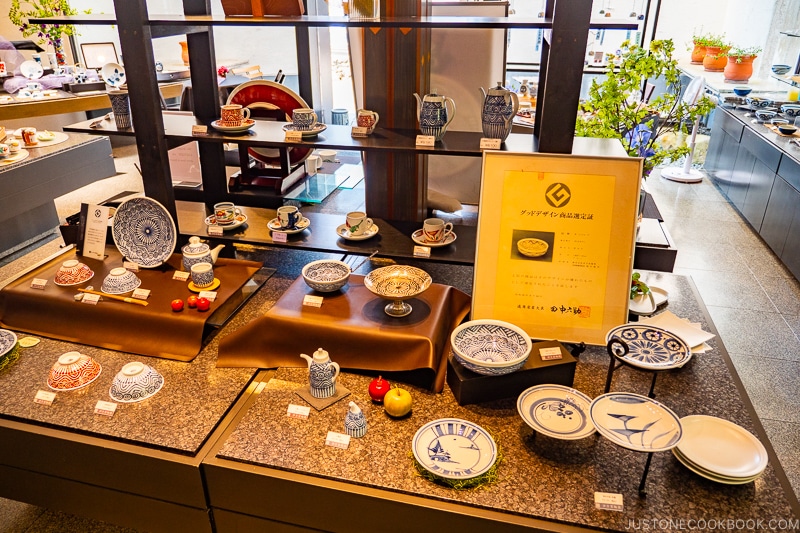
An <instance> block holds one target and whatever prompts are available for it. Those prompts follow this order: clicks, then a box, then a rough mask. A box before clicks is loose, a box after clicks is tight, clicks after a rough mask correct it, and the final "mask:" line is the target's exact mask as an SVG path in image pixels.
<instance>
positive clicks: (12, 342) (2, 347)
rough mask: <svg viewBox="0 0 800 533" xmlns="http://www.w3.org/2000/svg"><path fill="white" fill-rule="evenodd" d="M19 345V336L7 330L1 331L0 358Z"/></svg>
mask: <svg viewBox="0 0 800 533" xmlns="http://www.w3.org/2000/svg"><path fill="white" fill-rule="evenodd" d="M16 345H17V334H16V333H14V332H13V331H8V330H7V329H0V357H3V356H5V355H6V354H7V353H8V352H10V351H11V350H13V349H14V346H16Z"/></svg>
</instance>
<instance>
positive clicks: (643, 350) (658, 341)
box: [606, 322, 692, 370]
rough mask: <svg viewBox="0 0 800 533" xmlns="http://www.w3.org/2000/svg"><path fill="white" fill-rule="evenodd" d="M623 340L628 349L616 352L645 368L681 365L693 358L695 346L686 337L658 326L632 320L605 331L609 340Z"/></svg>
mask: <svg viewBox="0 0 800 533" xmlns="http://www.w3.org/2000/svg"><path fill="white" fill-rule="evenodd" d="M612 339H618V340H620V341H622V342H623V343H624V344H625V345H626V346H627V347H628V353H625V354H619V353H617V352H615V353H614V355H616V357H617V358H618V359H619V360H621V361H624V362H626V363H628V364H629V365H631V366H635V367H637V368H642V369H645V370H668V369H670V368H680V367H682V366H683V365H685V364H686V363H688V362H689V360H690V359H691V358H692V350H691V349H690V348H689V346H688V345H687V344H686V342H684V340H683V339H681V338H680V337H678V336H677V335H675V334H674V333H671V332H669V331H667V330H666V329H662V328H660V327H657V326H652V325H650V324H642V323H639V322H630V323H628V324H623V325H622V326H617V327H615V328H614V329H612V330H611V331H609V332H608V333H606V342H609V341H610V340H612Z"/></svg>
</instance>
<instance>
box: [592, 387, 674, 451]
mask: <svg viewBox="0 0 800 533" xmlns="http://www.w3.org/2000/svg"><path fill="white" fill-rule="evenodd" d="M589 417H590V418H591V420H592V423H593V424H594V427H596V428H597V431H599V432H600V434H601V435H602V436H604V437H605V438H607V439H608V440H610V441H611V442H613V443H614V444H617V445H619V446H622V447H623V448H628V449H629V450H634V451H637V452H663V451H667V450H671V449H672V448H674V447H675V446H677V445H678V444H679V443H680V441H681V438H682V437H683V426H682V425H681V421H680V419H679V418H678V415H676V414H675V413H674V412H673V411H672V410H671V409H669V408H668V407H666V406H665V405H662V404H661V403H659V402H657V401H655V400H653V399H652V398H648V397H647V396H642V395H640V394H633V393H631V392H610V393H607V394H603V395H601V396H598V397H597V398H595V399H594V401H593V402H592V404H591V405H590V406H589Z"/></svg>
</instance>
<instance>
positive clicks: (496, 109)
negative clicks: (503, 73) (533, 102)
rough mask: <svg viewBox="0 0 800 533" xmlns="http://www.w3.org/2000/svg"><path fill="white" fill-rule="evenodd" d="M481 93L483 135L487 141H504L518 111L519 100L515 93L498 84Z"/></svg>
mask: <svg viewBox="0 0 800 533" xmlns="http://www.w3.org/2000/svg"><path fill="white" fill-rule="evenodd" d="M481 93H483V109H482V111H481V124H482V125H483V135H484V136H485V137H487V138H489V139H500V140H501V141H505V140H506V138H507V137H508V134H509V133H511V123H512V121H513V120H514V116H515V115H516V114H517V111H519V98H518V97H517V95H516V93H514V92H512V91H509V90H508V89H506V88H504V87H503V85H502V84H501V83H500V82H497V87H494V88H492V89H489V92H488V93H487V92H486V91H485V90H484V89H483V87H481Z"/></svg>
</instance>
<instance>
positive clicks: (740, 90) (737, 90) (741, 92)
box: [733, 86, 753, 96]
mask: <svg viewBox="0 0 800 533" xmlns="http://www.w3.org/2000/svg"><path fill="white" fill-rule="evenodd" d="M752 90H753V89H751V88H750V87H745V86H739V87H734V88H733V94H735V95H736V96H747V95H748V94H750V92H751V91H752Z"/></svg>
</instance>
